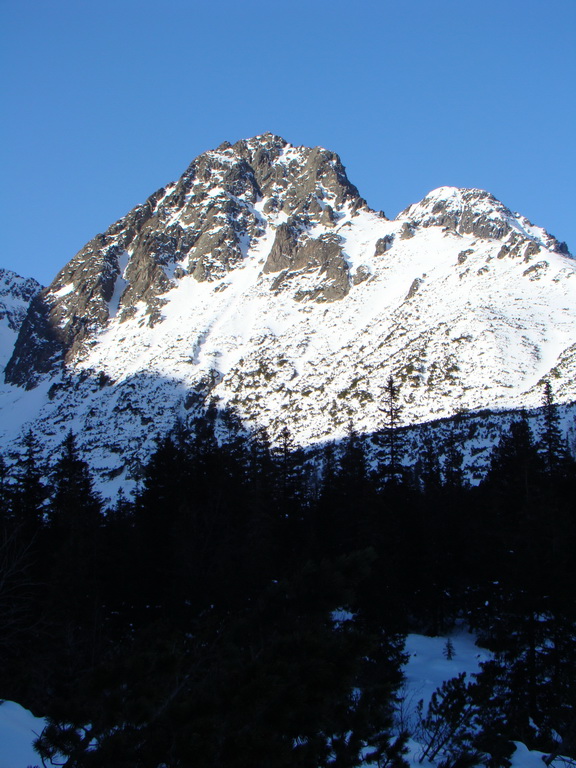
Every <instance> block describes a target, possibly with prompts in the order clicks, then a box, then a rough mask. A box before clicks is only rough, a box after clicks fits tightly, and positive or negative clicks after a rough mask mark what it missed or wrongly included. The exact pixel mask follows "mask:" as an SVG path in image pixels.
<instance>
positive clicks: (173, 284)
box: [0, 133, 576, 479]
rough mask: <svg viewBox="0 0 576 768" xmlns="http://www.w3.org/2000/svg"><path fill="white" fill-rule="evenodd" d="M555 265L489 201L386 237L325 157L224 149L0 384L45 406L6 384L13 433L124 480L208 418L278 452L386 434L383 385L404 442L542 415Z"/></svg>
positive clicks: (554, 254)
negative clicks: (392, 396) (271, 443)
mask: <svg viewBox="0 0 576 768" xmlns="http://www.w3.org/2000/svg"><path fill="white" fill-rule="evenodd" d="M564 255H565V254H564V253H563V252H562V251H561V249H560V246H559V244H558V243H557V241H556V240H555V239H554V238H553V237H551V236H550V235H548V234H547V233H546V232H545V231H544V230H542V229H540V228H538V227H534V226H533V225H531V224H530V222H528V220H527V219H525V218H524V217H522V216H520V215H519V214H515V213H512V212H511V211H510V210H509V209H508V208H506V206H504V205H503V204H502V203H501V202H500V201H499V200H497V199H496V198H495V197H494V196H493V195H491V194H490V193H488V192H486V191H484V190H480V189H459V188H456V187H440V188H438V189H436V190H433V191H432V192H430V193H429V194H428V195H426V197H425V198H424V199H423V200H422V201H421V202H420V203H417V204H415V205H412V206H410V207H409V208H407V209H406V210H405V211H404V212H403V213H402V214H401V215H400V216H399V217H398V219H397V220H395V221H389V220H387V219H386V218H385V217H384V216H383V215H382V214H378V213H376V212H374V211H372V210H370V208H368V206H367V205H366V204H365V202H364V201H363V200H362V198H361V197H360V196H359V194H358V190H357V189H356V188H355V187H354V186H353V185H352V184H351V183H350V181H349V180H348V178H347V176H346V172H345V169H344V166H343V165H342V163H341V161H340V158H339V157H338V155H336V154H335V153H333V152H331V151H329V150H326V149H324V148H322V147H314V148H311V147H296V146H293V145H291V144H290V143H288V142H286V141H285V140H284V139H282V138H281V137H279V136H276V135H275V134H272V133H265V134H261V135H259V136H255V137H253V138H249V139H245V140H241V141H238V142H236V143H234V144H230V143H228V142H226V143H224V144H221V145H220V146H219V147H218V148H217V149H214V150H210V151H209V152H205V153H203V154H202V155H200V156H199V157H197V158H196V159H195V160H194V161H193V163H191V165H190V166H189V168H188V169H187V171H186V172H185V173H184V175H183V176H182V177H181V178H180V179H179V180H178V181H176V182H175V183H172V184H169V185H168V186H166V187H165V188H163V189H160V190H158V191H157V192H156V193H154V194H153V195H152V196H151V197H150V198H148V200H146V201H145V202H144V203H143V204H142V205H139V206H137V207H136V208H134V210H132V211H131V212H130V213H128V214H127V215H126V216H125V217H124V218H122V219H120V220H119V221H117V222H116V223H115V224H113V225H112V226H111V227H110V228H109V229H108V230H107V231H106V232H105V233H104V234H102V235H98V236H97V237H96V238H94V239H93V240H92V241H90V242H89V243H87V245H86V246H85V247H84V248H83V249H82V250H81V251H80V252H79V253H78V254H76V256H74V258H73V259H72V260H71V261H70V262H69V263H68V264H66V266H65V267H64V268H63V269H62V270H61V271H60V273H59V274H58V275H57V276H56V278H55V280H54V281H53V283H52V284H51V285H50V286H49V287H48V288H47V289H45V290H43V291H41V292H40V293H38V294H37V295H35V296H34V298H33V299H32V302H31V303H30V307H29V309H28V313H27V316H26V319H25V321H24V323H23V325H22V328H21V330H20V333H19V336H18V341H17V342H16V345H15V347H14V352H13V355H12V358H11V359H10V362H9V363H8V365H7V368H6V381H7V382H8V383H9V384H15V385H18V387H23V388H25V389H32V388H35V387H37V389H36V392H35V393H34V394H27V393H25V392H22V389H18V388H17V387H7V388H6V390H5V391H4V393H3V395H2V397H3V398H4V400H3V401H2V402H3V403H4V405H3V406H2V407H3V408H4V409H5V410H4V414H6V416H7V417H6V418H5V419H4V420H3V421H4V424H8V422H10V423H12V424H16V423H17V421H18V419H21V420H22V423H25V422H26V421H29V422H30V421H31V420H32V419H33V420H34V424H35V427H36V428H37V429H38V431H39V433H40V434H41V435H42V437H43V439H44V440H45V442H46V445H47V446H49V448H48V449H47V450H52V449H55V448H56V446H57V444H58V442H59V441H60V440H61V438H62V437H63V436H64V434H65V432H66V431H67V430H68V429H69V428H70V425H71V424H74V425H75V429H76V430H77V431H79V432H80V436H81V442H82V447H83V449H84V450H85V452H86V454H87V455H92V456H93V457H95V458H94V463H95V464H97V465H98V468H99V469H98V471H99V472H101V474H102V476H107V477H108V478H112V477H120V476H124V478H125V479H127V478H129V477H131V476H132V475H133V474H134V473H137V466H138V461H139V460H142V459H145V458H146V455H147V452H149V450H150V449H151V445H152V444H153V442H154V439H155V437H156V436H157V435H158V434H165V433H166V432H167V431H168V430H169V429H170V428H171V427H172V426H173V424H174V421H175V419H176V418H180V419H181V420H182V421H183V422H186V421H191V420H192V419H193V417H194V416H198V415H199V414H201V413H202V412H203V409H206V408H214V407H216V408H217V409H220V411H221V412H222V413H233V414H236V415H238V416H239V417H240V419H241V420H243V422H244V424H245V425H246V428H247V430H249V429H251V428H253V429H258V428H260V427H262V426H264V427H266V428H267V429H268V430H269V432H270V435H271V437H272V439H274V438H277V437H278V435H279V434H280V433H281V430H282V429H283V428H284V427H285V426H288V427H289V428H290V430H291V432H292V434H293V435H294V439H295V441H296V442H298V443H300V444H301V445H312V444H314V443H321V442H325V441H329V440H332V439H335V438H338V437H340V436H342V435H343V434H344V433H345V431H346V429H347V425H348V424H349V423H350V421H351V420H353V422H354V425H355V427H356V429H357V430H358V431H359V432H365V433H371V432H374V431H375V430H378V429H380V428H381V426H382V411H381V407H380V406H381V400H382V390H383V388H384V387H385V383H386V380H387V377H388V376H390V375H392V376H393V377H394V379H395V380H396V381H397V382H398V385H399V386H400V385H401V391H402V395H401V397H402V401H403V403H402V405H403V411H402V413H403V418H404V419H405V423H406V424H421V423H422V422H426V421H430V420H432V419H440V418H445V417H449V416H453V415H454V414H455V413H464V412H465V411H467V410H468V411H476V410H480V409H488V408H489V409H500V410H502V411H503V410H505V409H512V408H517V407H534V406H535V405H537V404H538V402H539V382H541V381H542V379H543V377H545V376H551V377H554V381H555V383H556V385H557V388H556V392H557V393H558V395H559V397H560V398H561V400H562V402H566V401H568V400H570V399H575V397H576V385H575V384H574V382H575V381H576V374H575V372H576V338H575V336H574V327H575V323H576V309H575V307H576V301H575V300H574V298H575V294H574V292H575V290H576V280H575V275H576V268H575V266H574V262H573V261H572V260H570V259H567V258H564ZM40 384H41V385H42V386H37V385H40ZM15 403H17V407H16V406H14V407H12V406H13V405H14V404H15ZM26 403H27V404H28V405H25V404H26ZM10 404H12V406H11V405H10ZM27 409H28V410H27ZM33 409H36V410H35V411H34V414H36V415H34V416H27V415H26V414H27V413H30V412H32V410H33ZM38 414H39V415H38ZM8 415H9V418H8ZM0 423H2V420H1V419H0ZM18 428H20V427H18ZM7 429H8V427H7V426H2V427H0V435H2V434H4V439H5V440H6V441H7V440H8V438H7V436H6V435H7V432H6V430H7ZM16 429H17V427H14V430H16ZM2 430H4V432H2Z"/></svg>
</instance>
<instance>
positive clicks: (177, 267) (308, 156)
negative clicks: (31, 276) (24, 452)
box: [6, 134, 366, 387]
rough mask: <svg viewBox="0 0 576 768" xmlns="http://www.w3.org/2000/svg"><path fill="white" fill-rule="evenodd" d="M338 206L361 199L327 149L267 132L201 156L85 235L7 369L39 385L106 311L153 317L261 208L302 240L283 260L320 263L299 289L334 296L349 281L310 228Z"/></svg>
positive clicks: (259, 220)
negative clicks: (316, 280) (308, 286)
mask: <svg viewBox="0 0 576 768" xmlns="http://www.w3.org/2000/svg"><path fill="white" fill-rule="evenodd" d="M344 207H347V208H348V209H349V210H350V211H351V212H355V211H356V210H358V209H360V208H363V207H366V204H365V201H364V200H362V199H361V198H360V197H359V195H358V191H357V189H356V188H355V187H354V186H353V185H352V184H351V183H350V182H349V181H348V179H347V177H346V173H345V171H344V168H343V166H342V163H341V162H340V160H339V158H338V156H337V155H335V154H334V153H332V152H328V151H327V150H325V149H321V148H316V149H308V148H305V147H299V148H294V147H292V146H290V145H289V144H287V142H286V141H284V140H283V139H281V138H280V137H278V136H274V135H272V134H265V135H264V136H260V137H256V138H255V139H252V140H251V141H239V142H237V143H236V144H234V145H233V146H232V145H230V144H228V143H225V144H223V145H221V146H220V147H219V148H218V149H217V150H214V151H211V152H206V153H205V154H203V155H200V157H198V158H197V159H196V160H195V161H194V162H193V163H192V164H191V165H190V166H189V168H188V169H187V170H186V172H185V173H184V175H183V176H182V177H181V179H180V180H179V181H178V182H177V183H176V184H170V185H168V186H167V187H166V188H165V189H161V190H159V191H158V192H156V193H155V194H154V195H152V196H151V197H150V198H149V199H148V200H147V201H146V202H145V203H144V204H143V205H141V206H138V207H137V208H135V209H134V210H133V211H131V212H130V213H129V214H128V215H127V216H126V217H124V218H123V219H121V220H120V221H118V222H116V223H115V224H113V225H112V226H111V227H110V228H109V229H108V230H107V231H106V232H105V233H104V234H102V235H97V236H96V237H95V238H94V239H93V240H91V241H90V242H89V243H88V244H87V245H86V246H85V247H84V248H83V249H82V250H81V251H80V252H79V253H78V254H77V255H76V256H75V257H74V258H73V259H72V261H71V262H70V263H69V264H67V265H66V266H65V267H64V269H63V270H62V271H61V272H60V273H59V274H58V275H57V277H56V279H55V280H54V282H53V283H52V284H51V285H50V286H49V287H48V288H47V289H45V291H44V292H43V293H42V295H41V296H39V297H37V299H36V300H35V304H34V307H33V309H32V311H31V313H30V316H29V317H28V319H27V321H26V327H25V332H23V333H22V335H21V337H20V339H19V341H18V343H17V345H16V348H15V351H14V355H13V357H12V360H11V361H10V363H9V365H8V367H7V369H6V380H7V381H9V382H11V383H14V384H18V385H20V386H24V387H33V386H35V385H36V384H37V382H38V381H39V379H40V377H41V376H42V375H43V374H46V373H48V372H49V371H51V370H54V368H55V366H58V365H59V364H61V363H62V362H64V363H68V362H71V361H72V360H74V359H77V358H78V357H79V356H81V354H82V351H83V345H84V341H85V339H87V338H88V337H89V336H90V335H91V334H93V333H95V332H96V331H98V329H101V328H103V327H104V326H105V325H106V323H107V322H108V320H109V319H110V318H112V317H114V316H115V315H116V314H119V316H120V318H121V319H123V320H126V319H127V318H129V317H132V316H133V315H134V313H135V310H136V306H137V305H138V303H139V302H144V304H145V306H146V309H147V316H148V317H147V322H148V323H150V324H154V323H155V322H158V320H159V319H160V317H161V307H162V305H163V303H164V300H163V298H162V297H163V294H165V293H166V292H167V291H168V290H170V288H171V287H172V286H173V285H174V282H175V281H176V280H178V279H179V278H182V277H183V276H185V275H192V276H193V277H194V278H195V279H196V280H197V281H199V282H202V281H215V280H219V279H221V278H223V277H224V276H225V275H226V274H227V273H228V272H230V271H231V270H233V269H235V268H236V267H238V266H239V265H241V264H242V263H243V261H244V259H245V258H246V255H247V252H248V250H249V249H250V246H251V243H252V242H253V241H254V240H256V239H258V238H259V237H261V236H262V234H263V233H264V230H265V227H266V224H267V220H269V219H279V218H282V217H285V218H287V219H288V220H289V221H294V222H297V227H299V229H300V232H301V234H302V236H303V238H304V240H305V242H303V243H300V244H299V245H300V247H299V249H298V253H299V255H298V257H297V258H296V262H295V263H296V264H297V265H298V266H294V264H292V263H291V264H290V265H289V267H290V270H296V271H299V270H302V269H307V270H308V271H311V270H312V271H313V270H317V269H319V270H320V271H321V272H322V273H323V274H324V277H325V279H324V281H323V285H322V286H317V287H316V288H315V289H314V290H312V291H309V292H308V293H306V294H302V295H301V296H300V298H304V297H305V296H306V297H308V298H314V299H317V300H322V301H331V300H334V299H336V298H341V297H342V296H344V295H346V292H347V285H348V276H347V270H346V264H345V262H344V260H343V258H342V257H341V256H339V255H338V251H337V247H336V246H335V245H333V244H330V243H327V242H325V241H318V242H314V241H311V240H310V239H309V238H308V237H307V235H306V231H307V230H308V229H310V228H311V227H312V226H314V225H315V224H320V223H322V224H324V225H325V226H328V227H331V226H333V225H334V222H335V221H336V220H337V218H338V216H339V215H341V211H342V210H343V208H344ZM273 261H274V258H273V257H271V260H270V264H272V263H273ZM269 271H273V267H270V268H269Z"/></svg>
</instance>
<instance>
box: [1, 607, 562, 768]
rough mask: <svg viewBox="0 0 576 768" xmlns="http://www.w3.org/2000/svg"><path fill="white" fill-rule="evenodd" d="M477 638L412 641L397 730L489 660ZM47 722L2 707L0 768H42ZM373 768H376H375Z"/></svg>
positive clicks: (417, 767)
mask: <svg viewBox="0 0 576 768" xmlns="http://www.w3.org/2000/svg"><path fill="white" fill-rule="evenodd" d="M333 618H334V619H335V620H343V619H344V620H345V619H346V618H348V616H347V615H346V614H344V613H341V612H335V614H334V616H333ZM448 639H450V641H451V645H452V649H453V651H452V658H451V659H449V658H447V653H446V649H447V641H448ZM474 640H475V638H474V635H472V634H470V633H469V632H466V631H464V630H461V631H458V632H455V633H453V634H451V635H450V636H449V637H426V636H424V635H415V634H412V635H408V638H407V640H406V652H407V654H408V657H409V658H408V661H407V663H406V665H405V667H404V674H405V679H406V682H405V686H404V690H403V692H402V694H403V697H404V702H403V704H402V705H401V707H400V709H399V712H398V720H399V726H400V727H401V728H408V729H409V730H411V731H413V730H414V727H415V725H416V707H417V705H418V702H419V701H420V700H421V699H422V700H423V701H424V712H425V711H426V707H427V705H428V703H429V701H430V698H431V696H432V694H433V692H434V691H435V690H436V689H437V688H439V687H440V686H441V685H442V683H443V682H444V681H445V680H449V679H450V678H453V677H456V676H457V675H459V674H461V673H462V672H465V673H466V675H467V676H468V679H471V677H472V675H474V674H475V673H476V672H478V671H479V670H480V665H481V663H482V662H484V661H488V660H489V659H490V658H491V654H490V652H489V651H487V650H486V649H484V648H479V647H478V646H476V645H475V642H474ZM43 727H44V720H43V719H42V718H40V717H34V715H32V713H31V712H29V711H28V710H26V709H24V708H23V707H21V706H20V705H19V704H16V703H14V702H11V701H5V702H4V703H3V704H0V768H29V767H30V766H39V764H40V760H39V758H38V755H37V754H36V752H35V751H34V749H33V748H32V742H33V740H34V739H35V738H36V737H37V736H39V735H40V733H41V731H42V729H43ZM515 744H516V751H515V752H514V754H513V755H512V758H511V759H512V765H511V768H542V766H543V762H542V757H543V753H542V752H536V751H531V750H529V749H528V748H527V747H526V746H525V745H524V744H522V743H521V742H515ZM421 754H422V747H421V745H420V744H419V743H418V742H417V741H415V740H414V739H412V740H411V741H410V742H409V754H408V761H409V763H410V765H411V766H412V768H435V766H436V765H437V763H438V761H439V760H440V759H441V758H440V757H439V758H438V760H437V761H436V762H435V763H431V762H429V761H428V760H424V761H422V762H420V759H421ZM561 761H562V758H558V760H557V761H554V762H553V763H552V768H560V766H561V765H562V762H561ZM372 768H373V767H372Z"/></svg>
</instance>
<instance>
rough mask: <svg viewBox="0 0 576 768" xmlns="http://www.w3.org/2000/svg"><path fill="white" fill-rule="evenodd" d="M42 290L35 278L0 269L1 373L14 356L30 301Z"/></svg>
mask: <svg viewBox="0 0 576 768" xmlns="http://www.w3.org/2000/svg"><path fill="white" fill-rule="evenodd" d="M41 289H42V286H41V285H40V283H38V282H36V280H34V279H33V278H30V277H28V278H25V277H20V275H17V274H16V273H15V272H11V271H10V270H8V269H0V371H4V368H5V366H6V363H7V362H8V360H9V359H10V356H11V355H12V352H13V350H14V344H15V343H16V338H17V336H18V331H19V330H20V326H21V325H22V323H23V322H24V318H25V317H26V312H27V311H28V306H29V304H30V301H31V299H32V298H33V297H34V296H35V295H36V294H37V293H38V292H39V291H40V290H41Z"/></svg>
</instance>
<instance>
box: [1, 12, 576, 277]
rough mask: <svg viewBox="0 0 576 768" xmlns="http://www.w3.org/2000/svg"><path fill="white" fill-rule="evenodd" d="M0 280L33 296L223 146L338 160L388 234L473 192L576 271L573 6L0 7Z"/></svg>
mask: <svg viewBox="0 0 576 768" xmlns="http://www.w3.org/2000/svg"><path fill="white" fill-rule="evenodd" d="M0 30H1V31H0V57H1V59H0V61H1V72H2V78H1V91H2V107H3V108H2V116H1V118H0V120H1V123H0V146H1V152H0V154H1V157H0V161H1V173H2V184H1V198H0V216H1V221H0V224H1V226H0V236H1V238H0V266H3V267H7V268H9V269H13V270H15V271H17V272H19V273H20V274H22V275H25V276H34V277H36V278H37V279H39V280H40V281H42V282H44V283H48V282H50V281H51V280H52V279H53V277H54V276H55V274H56V272H57V271H58V270H59V269H60V268H61V267H62V266H63V265H64V264H65V263H66V262H67V261H68V260H69V259H70V258H71V257H72V256H73V255H74V254H75V252H76V251H77V250H79V249H80V248H81V247H82V246H83V245H84V243H85V242H87V241H88V240H89V239H90V238H91V237H93V236H94V235H95V234H96V233H98V232H102V231H104V230H105V229H106V228H107V227H108V226H109V225H110V224H112V223H113V222H114V221H115V220H116V219H118V218H120V217H121V216H123V215H124V214H125V213H127V212H128V211H129V210H130V209H131V208H132V207H133V206H135V205H137V204H138V203H141V202H143V201H144V200H145V198H146V197H148V195H150V194H151V193H152V192H154V191H155V190H156V189H157V188H158V187H161V186H163V185H164V184H166V183H168V182H169V181H172V180H175V179H177V178H178V177H179V176H180V174H181V173H182V172H183V171H184V169H185V168H186V166H187V165H188V164H189V163H190V161H191V160H192V159H193V158H194V157H196V155H198V154H199V153H201V152H203V151H204V150H207V149H211V148H213V147H216V146H217V145H218V144H220V143H221V142H222V141H224V140H225V139H227V140H229V141H231V142H234V141H236V140H237V139H240V138H247V137H249V136H253V135H255V134H257V133H263V132H265V131H273V132H275V133H278V134H280V135H281V136H283V137H284V138H285V139H287V140H288V141H290V142H291V143H293V144H306V145H310V146H316V145H321V146H324V147H327V148H329V149H331V150H333V151H335V152H338V154H339V155H340V156H341V158H342V160H343V162H344V164H345V166H346V168H347V171H348V175H349V178H350V179H351V181H352V182H353V183H354V184H356V186H357V187H358V188H359V190H360V193H361V194H362V195H363V196H364V197H365V198H366V199H367V200H368V203H369V204H370V205H371V206H372V207H374V208H379V209H382V210H384V211H385V212H386V214H387V215H388V216H389V217H394V216H395V215H396V214H397V213H398V212H399V211H400V210H402V209H403V208H404V207H405V206H407V205H408V204H410V203H412V202H416V201H418V200H420V199H422V197H424V195H425V194H426V193H427V192H428V191H429V190H431V189H433V188H435V187H439V186H442V185H455V186H466V187H480V188H483V189H488V190H489V191H491V192H492V193H493V194H495V195H496V196H497V197H498V198H500V199H501V200H502V201H503V202H504V203H505V204H506V205H508V206H509V207H510V208H512V209H513V210H516V211H520V212H521V213H523V214H524V215H525V216H527V217H528V218H529V219H531V220H532V222H533V223H535V224H539V225H540V226H543V227H545V228H546V229H548V230H549V231H550V232H552V233H553V234H555V235H556V236H557V237H558V238H559V239H561V240H566V241H567V242H568V245H569V247H570V248H571V250H572V251H574V252H576V220H575V216H574V211H575V202H576V189H575V181H574V173H575V166H576V163H575V157H576V152H575V146H574V145H575V137H576V103H575V102H576V0H521V1H520V0H497V2H492V0H484V1H483V2H482V3H471V2H467V0H414V1H413V2H406V0H394V1H392V0H355V2H344V0H326V1H325V2H318V1H317V0H306V1H303V0H292V1H290V2H284V3H280V2H271V0H268V2H264V1H263V0H244V1H242V0H235V1H232V0H211V2H204V1H202V0H162V2H157V1H156V2H151V0H138V1H136V0H113V1H112V0H98V2H96V0H0Z"/></svg>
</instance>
